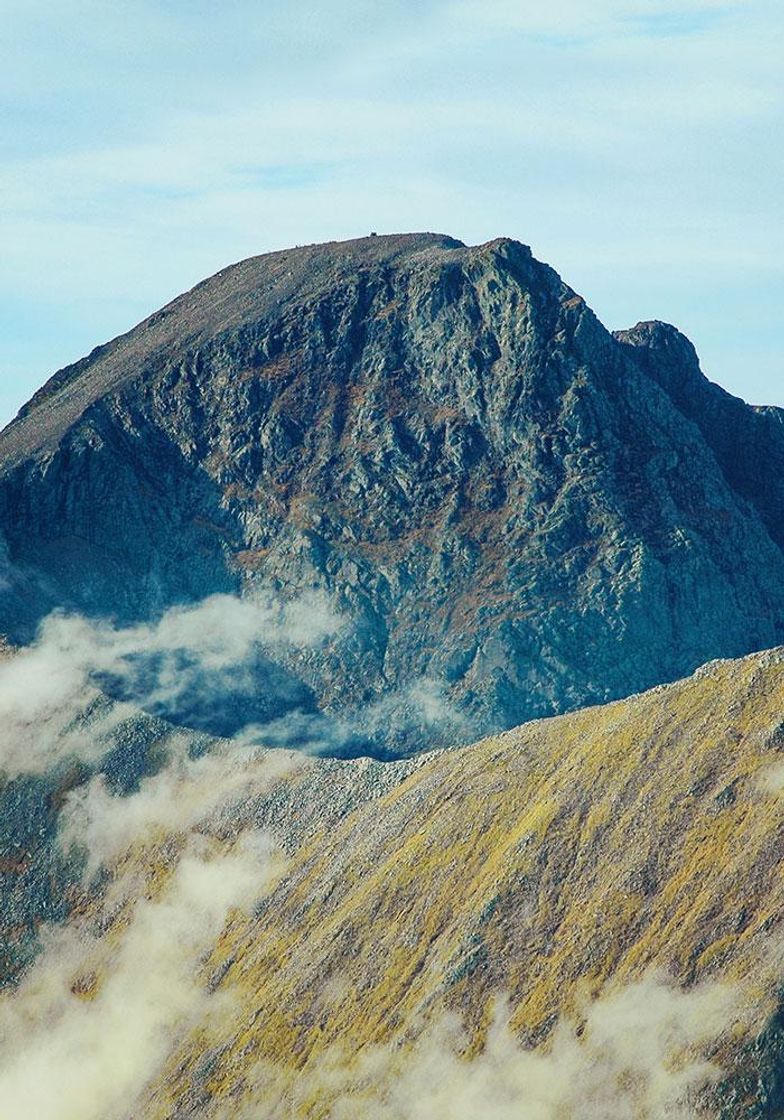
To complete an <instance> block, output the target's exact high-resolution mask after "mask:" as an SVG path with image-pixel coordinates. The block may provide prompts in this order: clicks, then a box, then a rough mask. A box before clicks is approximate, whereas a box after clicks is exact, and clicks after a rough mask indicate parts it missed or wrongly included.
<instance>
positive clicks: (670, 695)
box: [144, 650, 784, 1117]
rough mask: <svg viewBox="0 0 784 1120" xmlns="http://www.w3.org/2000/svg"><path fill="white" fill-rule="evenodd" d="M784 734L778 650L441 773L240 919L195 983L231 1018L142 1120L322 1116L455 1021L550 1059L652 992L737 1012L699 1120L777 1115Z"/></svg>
mask: <svg viewBox="0 0 784 1120" xmlns="http://www.w3.org/2000/svg"><path fill="white" fill-rule="evenodd" d="M782 720H784V652H782V651H780V650H779V651H772V652H768V653H764V654H758V655H753V656H751V657H748V658H745V659H743V660H741V661H734V662H718V663H712V664H710V665H709V666H706V667H705V668H704V669H703V670H701V671H700V672H698V674H697V675H695V676H694V677H693V678H690V679H688V680H685V681H682V682H679V683H676V684H674V685H671V686H667V687H661V688H658V689H654V690H653V691H651V692H648V693H646V694H644V695H640V696H636V697H632V698H631V699H629V700H626V701H622V702H618V703H614V704H611V705H608V706H605V707H600V708H591V709H587V710H584V711H581V712H578V713H576V714H573V715H568V716H563V717H559V718H557V719H552V720H546V721H540V722H535V723H531V724H527V725H525V726H523V727H520V728H518V729H516V730H514V731H510V732H507V733H505V734H504V735H501V736H499V737H496V738H491V739H488V740H486V741H484V742H482V743H479V744H478V745H475V746H472V747H469V748H465V749H463V750H460V751H456V752H453V753H448V752H447V753H444V754H440V755H438V756H436V757H434V758H433V759H432V760H431V761H429V762H428V763H426V764H425V765H423V766H422V767H421V768H419V769H418V770H416V771H415V772H414V773H413V774H412V775H411V776H410V777H409V778H408V779H407V780H406V781H405V782H404V783H403V784H402V785H401V786H400V787H398V788H397V789H395V790H393V791H392V792H390V793H389V794H387V795H386V796H385V797H384V798H383V799H382V800H381V801H380V802H375V803H372V804H369V805H363V806H361V807H360V808H359V809H357V811H356V812H355V813H354V814H353V815H351V816H350V817H349V818H348V819H347V820H346V821H345V822H344V823H342V824H340V825H339V826H338V827H337V828H336V829H335V830H334V831H330V832H327V833H322V834H317V835H316V837H315V838H314V839H313V840H312V841H311V842H309V844H308V846H307V847H306V848H305V850H303V851H301V852H300V853H299V854H298V855H297V856H296V857H295V858H294V861H293V863H292V864H291V866H290V867H289V869H288V872H287V874H286V875H285V877H284V878H283V880H282V881H281V882H280V883H279V885H278V886H277V887H276V888H275V890H274V891H273V892H272V893H271V895H270V896H269V897H268V898H267V899H266V900H265V901H264V903H263V904H262V905H261V906H260V907H259V908H258V910H257V912H256V914H255V915H254V916H252V917H243V916H241V915H239V914H238V913H235V915H234V917H233V918H232V919H230V921H229V923H228V925H227V927H226V928H225V930H224V932H223V934H222V936H221V937H220V940H219V941H218V943H217V945H216V947H215V949H214V952H213V953H212V955H211V956H210V957H209V959H208V960H207V962H206V964H205V965H204V976H205V977H211V978H212V984H213V985H215V984H217V985H218V988H219V990H220V991H221V992H223V993H224V997H223V998H224V1002H223V1003H222V1004H221V1005H220V1011H219V1012H218V1011H216V1012H215V1013H213V1014H212V1015H211V1016H210V1017H209V1018H207V1019H205V1021H203V1022H200V1023H199V1025H198V1029H197V1030H195V1031H194V1032H193V1034H192V1036H190V1037H189V1038H187V1039H186V1041H185V1042H184V1043H183V1044H182V1046H181V1047H179V1048H178V1050H177V1052H176V1054H175V1055H174V1057H173V1058H172V1060H171V1061H170V1062H169V1064H168V1068H167V1071H166V1072H165V1074H164V1076H163V1078H162V1079H161V1081H160V1082H159V1084H157V1085H156V1087H155V1089H154V1092H152V1094H151V1095H150V1096H149V1098H148V1102H147V1105H146V1109H145V1112H144V1114H145V1115H148V1116H150V1117H153V1116H155V1117H158V1116H174V1115H176V1116H184V1115H197V1114H198V1115H199V1116H211V1115H213V1114H215V1115H221V1116H244V1115H245V1112H244V1111H243V1109H244V1107H245V1105H244V1103H243V1102H246V1103H249V1102H251V1101H253V1100H254V1099H255V1101H256V1105H257V1106H258V1107H262V1105H263V1110H262V1111H261V1112H256V1111H253V1110H251V1111H249V1112H248V1113H247V1115H248V1116H250V1115H254V1116H255V1115H264V1116H273V1115H274V1116H278V1115H280V1116H289V1115H307V1116H327V1115H330V1114H331V1113H330V1108H331V1107H332V1104H331V1102H332V1101H333V1100H337V1098H338V1097H341V1099H343V1098H345V1094H346V1092H347V1090H346V1077H348V1076H349V1075H348V1074H346V1073H345V1069H344V1072H343V1074H341V1077H337V1075H335V1074H334V1073H333V1074H332V1075H330V1076H327V1075H326V1073H325V1071H326V1070H327V1069H332V1068H333V1067H334V1066H335V1063H336V1062H337V1063H338V1065H342V1066H345V1064H346V1063H348V1067H351V1066H352V1064H355V1063H356V1062H357V1061H359V1059H360V1058H361V1055H362V1054H368V1053H377V1052H380V1051H377V1050H376V1049H375V1048H377V1047H384V1048H386V1052H387V1053H388V1052H389V1046H390V1044H394V1045H395V1046H397V1045H399V1046H402V1047H404V1048H406V1047H409V1046H411V1045H413V1044H414V1043H415V1040H416V1039H417V1038H419V1037H420V1036H421V1035H422V1032H423V1031H424V1030H425V1029H426V1027H427V1025H428V1024H432V1023H434V1022H437V1021H438V1020H440V1018H441V1016H442V1013H443V1012H444V1011H445V1010H446V1011H452V1012H455V1013H456V1014H457V1016H459V1018H460V1020H462V1021H463V1023H464V1025H465V1028H466V1030H467V1037H468V1044H467V1052H468V1053H469V1054H477V1053H478V1052H479V1051H481V1048H482V1046H483V1045H484V1043H485V1041H486V1034H487V1030H488V1026H489V1024H490V1022H491V1019H492V1016H493V1014H494V1011H493V1009H494V1006H495V1007H496V1009H497V1007H498V1004H499V998H506V999H508V1001H509V1008H510V1013H511V1019H510V1025H511V1028H512V1030H513V1032H514V1034H515V1035H516V1036H517V1039H518V1040H519V1042H520V1043H521V1044H523V1045H524V1046H526V1047H535V1046H540V1045H542V1044H543V1045H544V1046H545V1047H546V1045H547V1040H548V1036H549V1037H552V1035H551V1032H552V1031H553V1027H554V1025H555V1024H556V1022H557V1020H559V1017H560V1019H561V1021H564V1020H565V1019H568V1020H569V1021H572V1022H574V1023H577V1024H579V1023H580V1021H582V1020H584V1019H585V1016H586V1014H587V1010H586V1009H587V1007H588V1005H589V1002H590V1001H591V1000H593V999H594V998H595V997H596V996H598V995H599V993H600V992H604V993H605V994H606V993H607V992H608V991H613V990H614V989H616V988H618V989H621V988H623V989H627V988H628V986H629V985H633V984H634V983H636V982H638V981H643V982H645V978H647V977H650V976H651V975H652V972H653V971H654V970H658V972H659V979H660V982H661V983H665V982H666V983H670V982H671V983H673V984H676V985H680V986H689V987H690V986H693V985H697V988H696V989H695V990H697V991H699V990H703V989H704V986H705V984H707V985H708V986H710V984H711V983H714V982H716V981H721V985H722V990H725V991H726V992H728V993H731V998H730V1000H729V1004H728V1005H727V1008H728V1009H727V1010H726V1013H725V1016H724V1021H723V1022H722V1024H721V1028H720V1029H718V1030H717V1031H716V1032H714V1033H715V1038H714V1039H713V1041H712V1042H711V1044H710V1046H708V1049H709V1050H710V1051H711V1054H712V1056H713V1057H714V1058H715V1060H716V1061H717V1062H718V1063H719V1064H720V1065H721V1067H722V1069H723V1073H722V1078H723V1079H724V1080H723V1081H722V1082H721V1085H720V1086H719V1088H717V1087H716V1085H715V1084H714V1085H713V1088H712V1089H708V1090H706V1091H705V1092H704V1093H702V1094H701V1095H699V1094H698V1098H699V1100H701V1101H702V1102H703V1105H704V1106H705V1107H708V1105H710V1103H711V1101H712V1102H713V1104H714V1105H715V1104H716V1101H717V1100H720V1101H721V1102H723V1107H724V1109H725V1111H726V1110H727V1109H730V1111H729V1112H728V1113H727V1115H734V1116H749V1117H751V1116H766V1115H767V1116H773V1115H778V1112H776V1111H775V1108H776V1093H777V1092H778V1091H779V1086H778V1079H777V1078H778V1075H777V1074H776V1071H775V1062H776V1047H777V1045H778V1043H777V1036H776V1034H775V1031H774V1032H769V1033H768V1034H767V1035H764V1034H763V1035H761V1036H760V1037H759V1039H758V1041H757V1043H756V1045H755V1046H750V1045H749V1044H750V1042H751V1038H752V1035H759V1032H760V1030H761V1027H762V1024H763V1022H764V1021H765V1020H766V1019H768V1020H769V1017H770V1016H771V1015H773V1014H774V1012H775V1009H776V1007H775V1004H776V1000H775V997H776V983H777V978H778V977H779V975H780V974H781V971H782V970H781V965H780V959H781V949H780V933H779V924H780V919H781V915H782V904H783V903H784V875H783V874H782V868H781V864H780V860H781V855H782V851H784V846H783V845H784V798H782V796H780V789H781V788H784V758H782V756H781V755H780V754H779V753H778V752H780V751H782V750H784V727H783V726H782ZM665 974H666V975H668V976H669V978H670V980H668V981H667V980H665ZM641 991H643V992H644V989H641ZM640 1015H641V1016H644V1015H645V1007H642V1006H641V1007H640ZM589 1022H590V1018H589ZM752 1022H753V1025H751V1024H752ZM630 1029H636V1028H635V1027H634V1024H633V1023H630ZM589 1033H590V1032H589ZM579 1036H580V1028H579V1026H578V1028H577V1034H576V1035H575V1038H579ZM641 1038H642V1036H641ZM703 1042H704V1040H703ZM575 1045H577V1043H575ZM640 1045H643V1042H642V1041H641V1043H640ZM205 1055H206V1056H207V1057H206V1058H205ZM357 1068H359V1067H357ZM260 1071H261V1072H260ZM271 1071H274V1075H273V1073H272V1072H271ZM341 1078H342V1080H341ZM714 1082H715V1077H714ZM357 1084H358V1083H357ZM359 1091H360V1090H359V1089H358V1088H357V1085H355V1086H354V1092H355V1093H358V1092H359ZM373 1091H374V1092H378V1091H381V1090H380V1089H379V1086H378V1084H376V1085H375V1087H374V1090H373ZM265 1093H266V1094H271V1095H269V1096H265ZM254 1094H255V1097H254ZM291 1094H293V1096H292V1095H291ZM348 1099H349V1100H350V1099H351V1092H350V1091H349V1092H348ZM766 1101H767V1103H765V1102H766ZM259 1102H261V1104H260V1103H259ZM264 1102H266V1103H264ZM706 1102H707V1103H706ZM249 1107H251V1109H252V1108H253V1106H251V1105H250V1104H249ZM335 1107H336V1108H338V1107H342V1108H344V1111H336V1112H335V1113H334V1115H336V1116H337V1115H340V1116H343V1115H354V1114H355V1113H353V1112H351V1111H350V1109H349V1111H345V1108H346V1105H345V1099H343V1104H342V1105H341V1104H340V1101H338V1104H337V1105H336V1106H335ZM695 1107H696V1106H695ZM716 1107H718V1106H716ZM368 1114H369V1113H368ZM402 1114H403V1113H401V1115H402ZM415 1114H416V1115H419V1113H415V1112H414V1111H413V1109H412V1111H411V1112H410V1115H415ZM436 1114H437V1115H439V1116H440V1115H441V1114H442V1113H440V1112H433V1115H436ZM447 1114H448V1112H446V1113H444V1115H447ZM488 1114H490V1113H488ZM629 1114H630V1115H638V1114H639V1115H643V1114H645V1115H648V1113H642V1112H639V1113H637V1112H634V1111H632V1112H630V1113H629ZM654 1114H655V1113H654ZM356 1115H362V1112H361V1110H360V1111H359V1112H357V1113H356ZM385 1115H386V1114H385ZM493 1115H495V1114H493ZM498 1115H502V1114H501V1113H498ZM503 1115H504V1116H506V1115H507V1114H506V1113H503ZM509 1115H512V1114H511V1113H510V1114H509ZM515 1115H517V1114H516V1113H515ZM520 1115H521V1116H527V1115H532V1116H533V1115H536V1116H539V1115H540V1113H534V1112H531V1113H525V1112H522V1113H520ZM541 1115H542V1116H550V1115H552V1116H555V1115H559V1116H560V1115H561V1113H556V1112H555V1111H552V1112H547V1111H544V1112H542V1113H541ZM564 1115H572V1113H568V1112H566V1113H564ZM574 1115H577V1113H574ZM580 1115H584V1113H580ZM613 1115H614V1114H613ZM679 1115H680V1114H679Z"/></svg>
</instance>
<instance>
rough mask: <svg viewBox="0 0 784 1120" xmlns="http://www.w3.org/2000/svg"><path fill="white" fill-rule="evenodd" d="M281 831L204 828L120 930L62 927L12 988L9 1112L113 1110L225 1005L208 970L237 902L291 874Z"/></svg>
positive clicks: (93, 1119)
mask: <svg viewBox="0 0 784 1120" xmlns="http://www.w3.org/2000/svg"><path fill="white" fill-rule="evenodd" d="M280 870H281V865H280V861H279V859H278V857H277V856H276V855H275V852H274V848H273V847H272V845H271V844H270V842H269V840H268V839H267V838H265V837H264V836H262V835H258V834H246V835H244V836H243V837H242V838H241V840H240V841H239V842H238V843H237V844H236V845H235V846H234V848H233V849H231V850H229V851H222V850H218V851H216V850H214V849H213V848H211V847H210V846H209V845H208V844H207V843H206V842H204V843H198V842H197V838H195V837H194V838H192V839H191V841H190V844H189V847H188V849H187V850H186V852H185V854H184V855H183V856H182V858H181V859H180V861H179V864H178V866H177V868H176V870H175V872H174V874H173V876H172V878H171V880H170V881H169V882H168V884H166V886H165V887H164V888H163V890H162V892H161V894H160V895H159V896H158V897H155V898H152V899H145V898H139V899H137V901H136V902H135V905H134V906H133V910H132V913H131V915H130V918H129V920H128V924H127V925H126V926H125V927H124V928H121V929H120V930H119V931H118V932H117V933H115V935H114V936H113V937H112V938H111V939H109V938H107V939H105V940H101V939H95V938H93V937H91V935H90V934H89V933H87V932H86V931H85V930H84V929H82V928H80V927H79V925H78V924H77V925H76V926H70V927H66V928H65V929H62V930H54V931H52V933H51V935H50V938H49V942H48V945H47V946H46V949H45V951H44V953H43V955H42V957H41V958H40V959H39V961H38V962H37V963H36V965H34V967H33V969H32V970H31V972H30V973H29V974H28V975H27V976H26V977H25V978H24V979H23V981H22V983H21V984H20V986H19V988H18V990H17V991H16V992H15V993H13V994H6V995H5V996H0V1056H2V1063H0V1120H19V1118H20V1117H35V1120H113V1118H115V1117H116V1118H120V1117H124V1116H127V1115H129V1114H132V1113H133V1103H134V1100H135V1098H136V1096H137V1095H138V1094H139V1093H140V1092H141V1091H142V1090H143V1088H144V1086H145V1085H146V1084H147V1082H148V1081H149V1080H150V1079H151V1078H152V1077H153V1076H154V1075H155V1073H156V1071H157V1070H158V1069H159V1068H160V1066H161V1065H162V1064H163V1062H164V1061H165V1060H166V1058H167V1056H168V1054H169V1053H170V1051H171V1048H172V1046H173V1044H174V1043H175V1042H176V1040H177V1038H178V1037H180V1035H181V1034H182V1033H183V1032H184V1031H185V1030H186V1029H187V1028H188V1027H189V1026H193V1025H194V1024H195V1023H197V1022H198V1021H199V1020H200V1019H202V1018H204V1017H206V1016H209V1015H214V1014H216V1013H217V1012H218V1009H219V1006H220V998H217V999H215V998H214V997H211V996H210V995H209V994H208V993H207V991H206V989H205V986H204V983H203V982H202V981H200V979H199V975H198V964H199V959H200V957H201V955H202V953H203V952H205V951H206V950H208V949H209V948H210V947H211V946H212V944H213V943H214V941H215V939H216V938H217V936H218V934H219V933H220V930H221V928H222V926H223V924H224V922H225V920H226V917H227V915H228V914H229V912H230V911H231V909H232V908H233V907H240V908H247V907H249V906H251V905H252V904H253V903H254V902H255V901H256V900H257V899H259V898H260V897H262V896H263V895H264V893H266V891H267V890H268V889H269V887H270V886H271V885H272V883H274V881H275V879H276V878H277V876H278V875H279V874H280Z"/></svg>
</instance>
